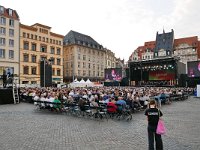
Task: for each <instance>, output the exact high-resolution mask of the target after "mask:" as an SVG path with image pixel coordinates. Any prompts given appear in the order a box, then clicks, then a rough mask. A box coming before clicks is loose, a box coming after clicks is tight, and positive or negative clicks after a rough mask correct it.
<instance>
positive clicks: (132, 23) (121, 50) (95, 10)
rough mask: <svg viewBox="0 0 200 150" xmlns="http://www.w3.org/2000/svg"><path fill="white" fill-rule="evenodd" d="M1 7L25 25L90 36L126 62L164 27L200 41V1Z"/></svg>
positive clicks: (4, 0) (80, 1)
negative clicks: (12, 11)
mask: <svg viewBox="0 0 200 150" xmlns="http://www.w3.org/2000/svg"><path fill="white" fill-rule="evenodd" d="M0 5H2V6H4V7H6V8H12V9H15V10H16V11H17V12H18V14H19V16H20V21H21V23H23V24H26V25H32V24H34V23H41V24H44V25H47V26H50V27H52V29H51V31H52V32H55V33H58V34H62V35H66V34H67V33H68V32H69V31H70V30H74V31H77V32H80V33H83V34H86V35H89V36H91V37H92V38H93V39H94V40H96V41H97V42H98V43H99V44H102V45H103V46H104V47H106V48H108V49H110V50H112V51H113V52H115V54H116V56H117V57H120V58H122V59H123V58H124V59H125V60H128V57H129V56H130V55H131V53H132V52H133V51H134V50H135V49H136V48H137V47H138V46H141V45H143V44H144V42H145V41H152V40H155V38H156V32H157V31H158V32H159V33H161V32H162V31H163V27H164V29H165V32H169V31H171V29H174V32H175V38H182V37H189V36H199V37H200V13H199V12H200V11H199V6H200V0H57V1H55V0H17V1H16V0H1V1H0Z"/></svg>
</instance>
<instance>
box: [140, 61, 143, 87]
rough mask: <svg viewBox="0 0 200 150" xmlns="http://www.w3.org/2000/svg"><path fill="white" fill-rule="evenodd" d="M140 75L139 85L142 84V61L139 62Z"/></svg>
mask: <svg viewBox="0 0 200 150" xmlns="http://www.w3.org/2000/svg"><path fill="white" fill-rule="evenodd" d="M140 75H141V78H140V85H142V80H143V79H142V62H140Z"/></svg>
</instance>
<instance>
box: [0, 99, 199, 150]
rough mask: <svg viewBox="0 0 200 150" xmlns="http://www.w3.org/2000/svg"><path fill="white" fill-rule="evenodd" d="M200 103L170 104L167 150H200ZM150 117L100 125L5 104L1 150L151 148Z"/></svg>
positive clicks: (137, 116)
mask: <svg viewBox="0 0 200 150" xmlns="http://www.w3.org/2000/svg"><path fill="white" fill-rule="evenodd" d="M199 107H200V99H198V98H193V97H190V98H189V99H188V100H186V101H179V102H173V103H172V104H171V105H164V106H163V107H162V111H163V113H164V120H165V124H166V127H167V135H165V136H163V142H164V149H165V150H200V109H199ZM146 125H147V121H146V117H145V116H144V115H143V112H138V113H135V114H133V120H132V121H130V122H126V121H117V120H111V119H109V120H108V121H106V120H104V121H97V120H91V119H87V118H76V117H72V116H67V115H65V114H55V113H51V112H44V111H40V112H38V111H34V106H33V105H32V104H27V103H21V104H17V105H12V104H11V105H1V106H0V150H147V130H146Z"/></svg>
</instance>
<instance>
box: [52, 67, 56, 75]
mask: <svg viewBox="0 0 200 150" xmlns="http://www.w3.org/2000/svg"><path fill="white" fill-rule="evenodd" d="M52 75H53V76H55V69H54V68H53V69H52Z"/></svg>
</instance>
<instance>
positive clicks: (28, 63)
mask: <svg viewBox="0 0 200 150" xmlns="http://www.w3.org/2000/svg"><path fill="white" fill-rule="evenodd" d="M63 38H64V36H62V35H60V34H56V33H53V32H51V27H49V26H46V25H42V24H39V23H36V24H34V25H31V26H28V25H24V24H20V84H38V85H39V84H40V75H41V72H40V64H41V61H43V60H46V61H47V62H50V63H51V65H52V83H62V82H63Z"/></svg>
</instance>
